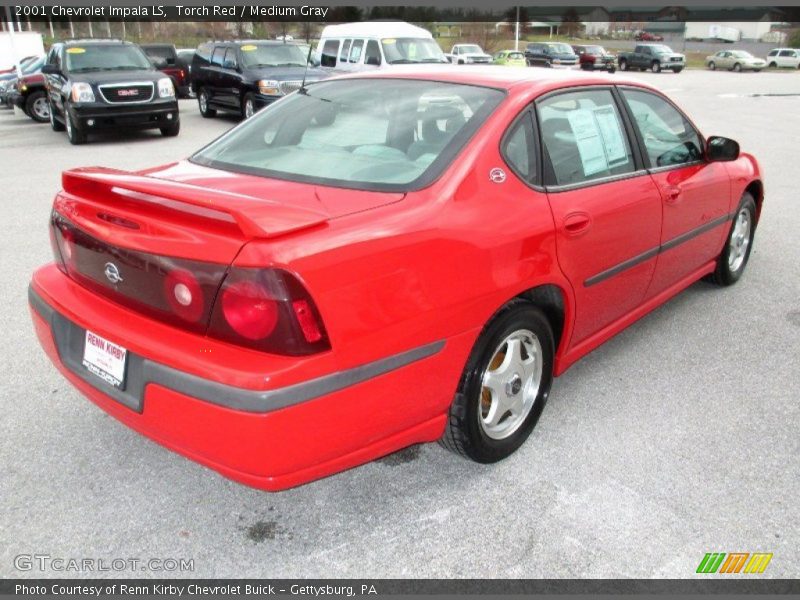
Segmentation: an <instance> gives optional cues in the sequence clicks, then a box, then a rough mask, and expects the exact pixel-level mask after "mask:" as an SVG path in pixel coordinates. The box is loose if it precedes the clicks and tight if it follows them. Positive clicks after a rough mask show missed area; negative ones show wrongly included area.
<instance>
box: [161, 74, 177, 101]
mask: <svg viewBox="0 0 800 600" xmlns="http://www.w3.org/2000/svg"><path fill="white" fill-rule="evenodd" d="M174 96H175V86H174V85H172V79H170V78H169V77H164V78H162V79H159V80H158V97H159V98H173V97H174Z"/></svg>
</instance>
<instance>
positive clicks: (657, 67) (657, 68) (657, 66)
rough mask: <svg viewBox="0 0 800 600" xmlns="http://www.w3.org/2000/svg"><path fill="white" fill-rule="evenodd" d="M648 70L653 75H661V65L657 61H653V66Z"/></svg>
mask: <svg viewBox="0 0 800 600" xmlns="http://www.w3.org/2000/svg"><path fill="white" fill-rule="evenodd" d="M650 70H651V71H652V72H653V73H661V63H660V62H658V61H657V60H654V61H653V64H652V65H650Z"/></svg>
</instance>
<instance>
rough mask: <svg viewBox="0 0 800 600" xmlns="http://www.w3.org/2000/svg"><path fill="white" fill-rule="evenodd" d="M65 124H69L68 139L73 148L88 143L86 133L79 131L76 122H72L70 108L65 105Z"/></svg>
mask: <svg viewBox="0 0 800 600" xmlns="http://www.w3.org/2000/svg"><path fill="white" fill-rule="evenodd" d="M64 122H65V123H66V124H67V139H69V143H70V144H72V145H73V146H78V145H80V144H85V143H86V133H85V132H84V131H81V130H80V129H78V126H77V125H75V122H74V121H73V120H72V115H70V114H69V106H67V105H64Z"/></svg>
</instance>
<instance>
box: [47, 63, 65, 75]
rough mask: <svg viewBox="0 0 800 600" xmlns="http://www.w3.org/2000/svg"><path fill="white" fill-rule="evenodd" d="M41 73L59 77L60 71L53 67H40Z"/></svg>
mask: <svg viewBox="0 0 800 600" xmlns="http://www.w3.org/2000/svg"><path fill="white" fill-rule="evenodd" d="M42 73H44V74H45V75H61V69H59V68H58V67H57V66H55V65H42Z"/></svg>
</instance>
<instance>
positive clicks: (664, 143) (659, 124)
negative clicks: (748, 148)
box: [622, 90, 703, 167]
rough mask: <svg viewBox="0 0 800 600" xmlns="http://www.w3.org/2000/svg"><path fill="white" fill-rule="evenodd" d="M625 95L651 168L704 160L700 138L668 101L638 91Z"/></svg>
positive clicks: (625, 93) (631, 91) (627, 91)
mask: <svg viewBox="0 0 800 600" xmlns="http://www.w3.org/2000/svg"><path fill="white" fill-rule="evenodd" d="M622 95H623V96H624V98H625V100H626V101H627V103H628V106H629V107H630V109H631V112H632V113H633V118H634V121H635V122H636V126H637V127H638V128H639V132H640V135H641V137H642V140H643V141H644V145H645V148H646V149H647V157H648V159H649V160H650V166H651V167H666V166H671V165H681V164H685V163H691V162H694V161H697V160H700V159H701V158H702V157H703V150H702V147H703V146H702V142H701V141H700V136H699V135H698V134H697V132H696V131H695V130H694V128H693V127H692V125H691V123H689V121H688V120H687V119H686V117H684V116H683V115H682V114H681V113H680V112H679V111H678V109H676V108H675V107H674V106H672V105H671V104H670V103H669V102H667V101H666V100H664V99H663V98H661V97H659V96H656V95H654V94H651V93H649V92H643V91H639V90H623V91H622Z"/></svg>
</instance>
